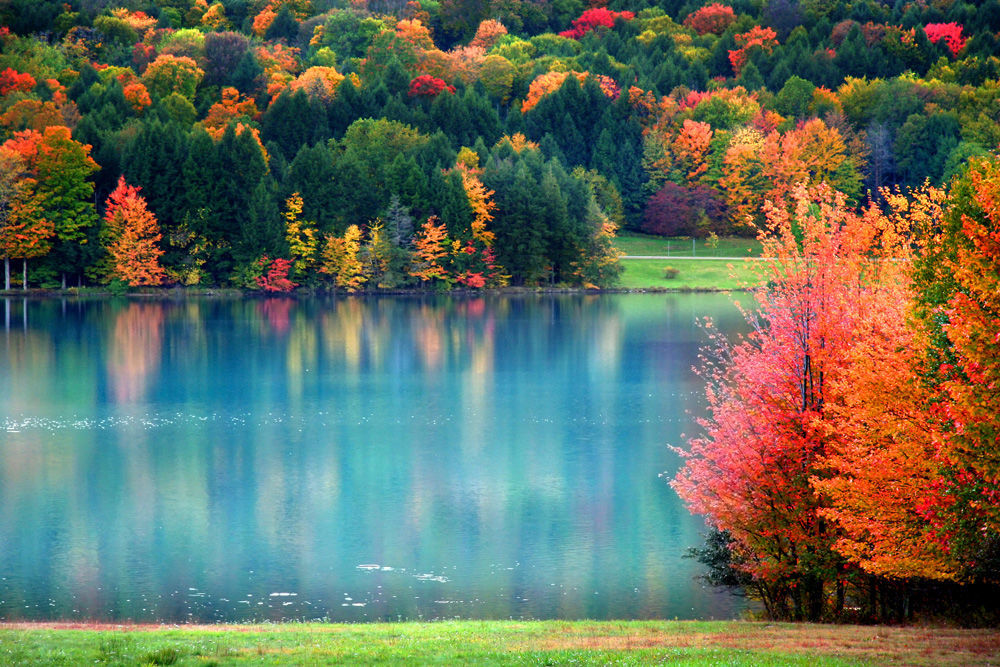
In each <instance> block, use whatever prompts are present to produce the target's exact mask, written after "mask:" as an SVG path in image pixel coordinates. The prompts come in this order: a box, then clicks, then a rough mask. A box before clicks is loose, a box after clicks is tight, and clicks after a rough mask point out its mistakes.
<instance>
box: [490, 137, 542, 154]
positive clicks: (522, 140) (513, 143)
mask: <svg viewBox="0 0 1000 667" xmlns="http://www.w3.org/2000/svg"><path fill="white" fill-rule="evenodd" d="M504 142H506V143H508V144H510V147H511V148H513V149H514V152H515V153H520V152H521V151H523V150H524V149H526V148H527V149H529V150H536V151H537V150H538V144H537V143H535V142H534V141H530V140H528V138H527V137H526V136H524V135H523V134H521V133H520V132H515V133H514V136H507V135H504V136H502V137H500V141H498V142H497V144H496V145H497V146H499V145H500V144H503V143H504Z"/></svg>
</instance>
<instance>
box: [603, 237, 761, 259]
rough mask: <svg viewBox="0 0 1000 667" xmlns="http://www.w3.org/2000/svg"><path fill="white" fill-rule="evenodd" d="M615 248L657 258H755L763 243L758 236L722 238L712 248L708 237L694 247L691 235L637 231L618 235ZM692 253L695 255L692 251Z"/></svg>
mask: <svg viewBox="0 0 1000 667" xmlns="http://www.w3.org/2000/svg"><path fill="white" fill-rule="evenodd" d="M615 247H617V248H618V249H619V250H621V251H622V252H624V253H625V254H626V255H655V256H657V257H691V256H694V257H756V256H759V255H760V242H759V241H757V240H755V239H743V238H737V237H723V238H719V239H718V244H717V245H716V246H715V247H712V246H710V245H709V244H708V240H707V239H696V240H695V241H694V247H693V248H692V242H691V239H690V238H669V239H668V238H664V237H662V236H650V235H648V234H636V233H635V232H622V233H621V234H619V235H618V237H616V238H615ZM692 253H693V254H692Z"/></svg>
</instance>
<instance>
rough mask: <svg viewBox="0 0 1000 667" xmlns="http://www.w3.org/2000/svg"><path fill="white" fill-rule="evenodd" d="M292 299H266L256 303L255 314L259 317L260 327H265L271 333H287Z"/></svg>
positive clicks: (293, 302) (292, 303) (293, 303)
mask: <svg viewBox="0 0 1000 667" xmlns="http://www.w3.org/2000/svg"><path fill="white" fill-rule="evenodd" d="M293 305H295V300H294V299H285V298H268V299H264V300H263V301H259V302H257V312H258V314H259V315H260V321H261V325H265V324H266V325H267V326H268V327H269V328H270V330H271V332H272V333H276V334H286V333H288V328H289V323H290V317H289V314H290V313H291V311H292V306H293Z"/></svg>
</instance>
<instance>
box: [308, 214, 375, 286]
mask: <svg viewBox="0 0 1000 667" xmlns="http://www.w3.org/2000/svg"><path fill="white" fill-rule="evenodd" d="M360 255H361V229H359V228H358V226H357V225H350V226H348V228H347V230H346V231H345V232H344V235H343V236H342V237H338V236H335V235H333V234H328V235H327V236H326V243H325V244H324V246H323V253H322V255H321V257H320V267H319V271H320V273H323V274H326V275H328V276H330V277H331V278H332V279H333V284H334V285H336V286H337V287H339V288H341V289H345V290H347V291H348V292H354V291H357V290H358V289H359V288H360V287H361V286H362V285H364V284H365V276H364V266H363V265H362V262H361V256H360Z"/></svg>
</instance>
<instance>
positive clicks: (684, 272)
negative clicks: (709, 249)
mask: <svg viewBox="0 0 1000 667" xmlns="http://www.w3.org/2000/svg"><path fill="white" fill-rule="evenodd" d="M621 262H622V266H623V267H624V268H625V270H624V271H623V272H622V276H621V279H620V280H619V281H618V287H621V288H624V289H667V290H692V291H695V290H736V289H745V288H746V287H747V286H748V285H751V284H755V283H757V282H759V281H758V277H757V275H756V274H755V273H754V271H753V269H752V267H751V265H750V264H749V263H748V262H747V261H745V260H726V259H684V258H678V259H622V260H621ZM668 267H670V268H673V269H676V271H677V273H676V276H674V277H672V278H667V277H666V274H667V271H666V269H667V268H668ZM671 273H672V272H671Z"/></svg>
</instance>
